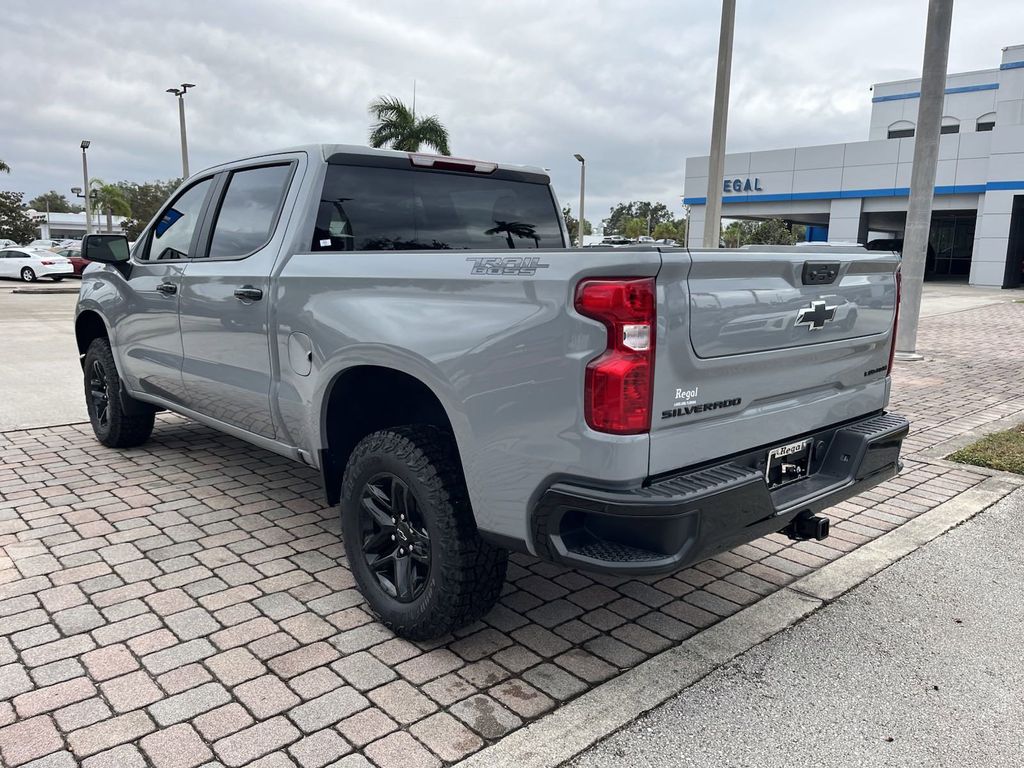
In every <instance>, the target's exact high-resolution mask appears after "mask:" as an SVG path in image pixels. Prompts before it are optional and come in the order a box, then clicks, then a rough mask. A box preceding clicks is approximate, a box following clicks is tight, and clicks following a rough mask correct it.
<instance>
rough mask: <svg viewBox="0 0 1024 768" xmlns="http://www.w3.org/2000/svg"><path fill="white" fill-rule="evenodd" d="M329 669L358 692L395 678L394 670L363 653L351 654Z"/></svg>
mask: <svg viewBox="0 0 1024 768" xmlns="http://www.w3.org/2000/svg"><path fill="white" fill-rule="evenodd" d="M331 669H333V670H334V671H335V672H337V673H338V674H339V675H341V676H342V678H344V680H345V682H347V683H348V684H349V685H351V686H353V687H354V688H357V689H358V690H360V691H368V690H370V689H371V688H376V687H378V686H380V685H383V684H384V683H387V682H390V681H392V680H394V679H395V677H397V675H396V674H395V672H394V670H392V669H391V668H390V667H389V666H387V665H386V664H383V663H381V662H380V661H378V660H377V659H376V658H375V657H374V656H371V655H370V654H369V653H367V652H365V651H361V652H359V653H353V654H352V655H351V656H346V657H345V658H343V659H339V660H338V661H336V662H334V663H333V664H331Z"/></svg>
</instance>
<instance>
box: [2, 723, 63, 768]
mask: <svg viewBox="0 0 1024 768" xmlns="http://www.w3.org/2000/svg"><path fill="white" fill-rule="evenodd" d="M63 746H64V745H63V742H62V741H61V738H60V734H59V733H57V729H56V728H55V727H54V725H53V720H51V719H50V718H49V717H47V716H45V715H40V716H39V717H33V718H29V719H27V720H21V721H19V722H17V723H15V724H14V725H9V726H7V727H6V728H0V758H2V760H0V762H3V763H5V764H6V765H10V766H18V765H23V764H24V763H27V762H28V761H29V760H35V759H36V758H39V757H43V756H44V755H48V754H50V753H51V752H56V751H57V750H58V749H61V748H62V747H63Z"/></svg>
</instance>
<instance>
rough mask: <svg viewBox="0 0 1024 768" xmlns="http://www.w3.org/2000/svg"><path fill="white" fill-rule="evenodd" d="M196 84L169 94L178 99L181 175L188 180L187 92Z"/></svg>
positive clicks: (173, 89)
mask: <svg viewBox="0 0 1024 768" xmlns="http://www.w3.org/2000/svg"><path fill="white" fill-rule="evenodd" d="M195 87H196V85H195V83H182V84H181V87H180V88H168V89H167V92H168V93H173V94H174V95H175V96H177V97H178V123H179V124H180V126H181V174H182V176H183V177H184V178H186V179H187V178H188V139H187V138H186V137H185V92H186V91H187V90H188V89H189V88H195Z"/></svg>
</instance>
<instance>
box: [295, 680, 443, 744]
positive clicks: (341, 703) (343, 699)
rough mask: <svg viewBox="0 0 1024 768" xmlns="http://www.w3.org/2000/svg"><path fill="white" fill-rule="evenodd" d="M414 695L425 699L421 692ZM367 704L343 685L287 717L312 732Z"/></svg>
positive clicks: (304, 730) (309, 702) (357, 693)
mask: <svg viewBox="0 0 1024 768" xmlns="http://www.w3.org/2000/svg"><path fill="white" fill-rule="evenodd" d="M416 695H417V696H420V697H421V698H423V699H425V700H427V699H426V697H424V696H422V694H416ZM428 701H429V700H428ZM368 706H369V702H368V701H367V700H366V698H365V697H364V696H363V695H362V694H361V693H359V692H358V691H357V690H356V689H355V688H352V687H349V686H345V687H344V688H339V689H337V690H336V691H331V692H330V693H325V694H323V695H322V696H317V697H316V698H315V699H310V700H309V701H307V702H306V703H305V704H301V705H299V706H297V707H295V708H294V709H292V710H291V712H289V713H288V717H290V718H291V720H292V722H294V723H295V724H296V725H297V726H299V728H301V729H302V731H303V733H313V732H314V731H318V730H320V729H321V728H326V727H327V726H329V725H334V724H335V723H337V722H338V721H339V720H343V719H344V718H346V717H348V716H349V715H351V714H353V713H355V712H358V711H359V710H360V709H363V708H364V707H368Z"/></svg>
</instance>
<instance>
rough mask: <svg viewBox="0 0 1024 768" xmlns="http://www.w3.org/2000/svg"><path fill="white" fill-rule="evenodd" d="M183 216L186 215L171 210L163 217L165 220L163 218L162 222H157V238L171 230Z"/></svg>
mask: <svg viewBox="0 0 1024 768" xmlns="http://www.w3.org/2000/svg"><path fill="white" fill-rule="evenodd" d="M183 215H184V214H183V213H182V212H181V211H179V210H176V209H174V208H169V209H168V210H167V212H166V213H165V214H164V215H163V218H161V219H160V221H159V222H157V225H156V236H157V237H161V236H162V235H163V233H164V232H166V231H167V230H168V229H170V228H171V225H173V224H174V222H176V221H177V220H178V219H180V218H181V217H182V216H183Z"/></svg>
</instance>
